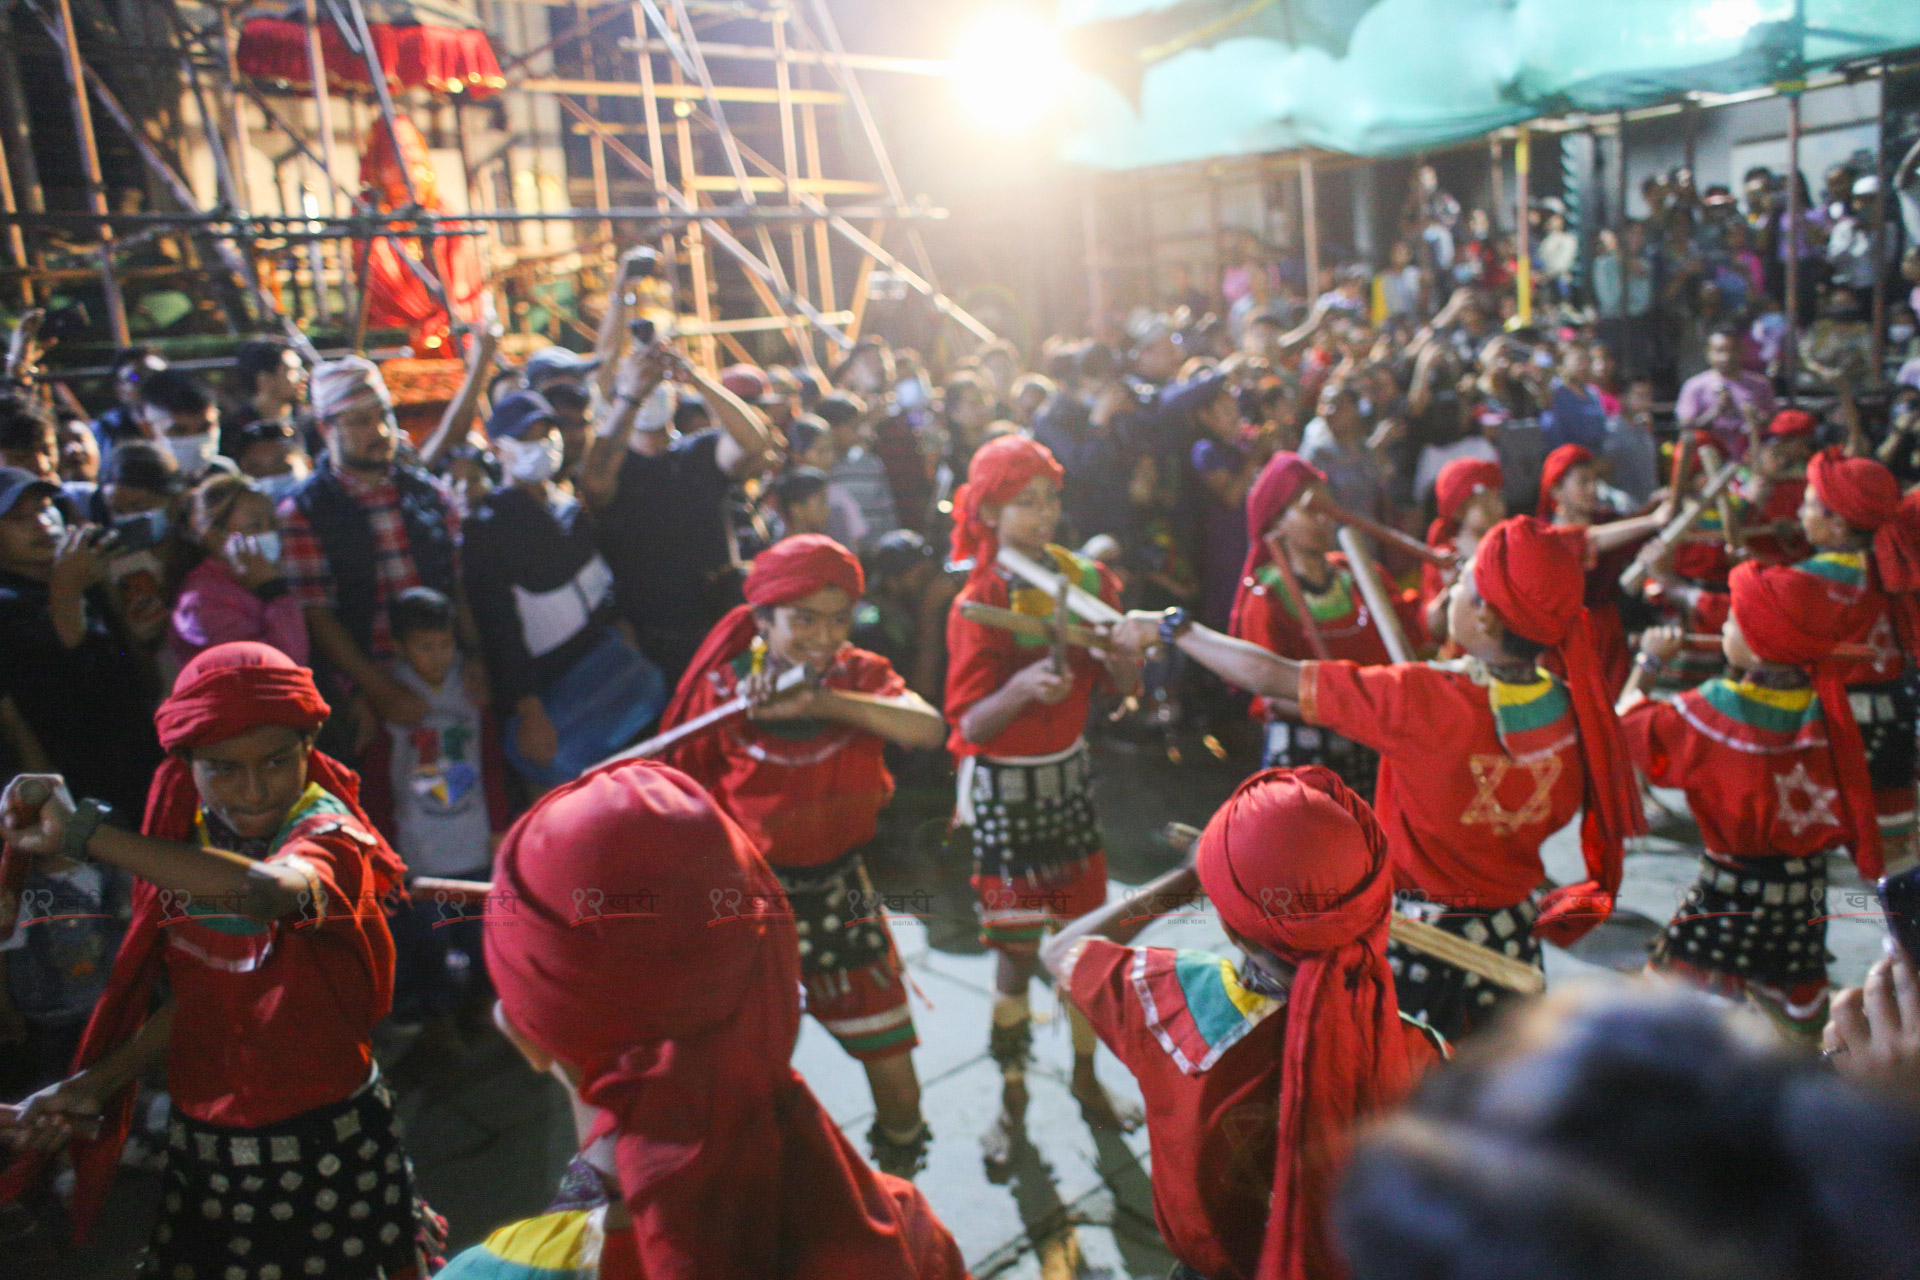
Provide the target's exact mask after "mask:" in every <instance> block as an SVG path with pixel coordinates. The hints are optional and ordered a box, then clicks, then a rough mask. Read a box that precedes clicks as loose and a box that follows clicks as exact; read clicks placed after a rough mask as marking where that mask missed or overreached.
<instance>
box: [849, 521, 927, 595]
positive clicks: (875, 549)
mask: <svg viewBox="0 0 1920 1280" xmlns="http://www.w3.org/2000/svg"><path fill="white" fill-rule="evenodd" d="M860 560H861V567H862V568H863V569H865V570H866V573H867V582H868V584H869V585H873V584H877V583H881V582H885V581H886V580H887V579H888V578H892V577H895V576H897V575H899V574H903V573H910V572H912V571H913V570H914V569H916V568H918V567H919V566H921V565H923V564H932V563H933V561H934V553H933V547H932V546H931V545H930V544H929V543H928V542H927V540H926V539H925V538H923V537H921V536H920V535H919V534H917V533H915V532H914V531H913V530H911V529H895V530H893V531H892V532H891V533H884V534H881V535H880V536H879V537H878V538H876V539H874V541H873V543H872V544H871V545H870V546H868V548H867V552H866V554H865V555H863V556H861V557H860Z"/></svg>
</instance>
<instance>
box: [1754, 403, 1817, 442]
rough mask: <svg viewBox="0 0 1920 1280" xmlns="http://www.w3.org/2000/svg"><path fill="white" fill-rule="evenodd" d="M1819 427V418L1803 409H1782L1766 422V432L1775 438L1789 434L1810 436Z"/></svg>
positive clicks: (1778, 438) (1783, 437)
mask: <svg viewBox="0 0 1920 1280" xmlns="http://www.w3.org/2000/svg"><path fill="white" fill-rule="evenodd" d="M1819 428H1820V420H1819V419H1818V418H1816V417H1814V416H1813V415H1812V414H1810V413H1808V412H1807V411H1806V410H1805V409H1782V410H1781V411H1780V412H1778V413H1776V414H1774V415H1773V421H1772V422H1770V423H1768V424H1767V434H1768V435H1770V436H1772V437H1773V438H1774V439H1776V440H1780V439H1785V438H1787V437H1790V436H1810V435H1812V434H1813V433H1814V432H1815V431H1817V430H1819Z"/></svg>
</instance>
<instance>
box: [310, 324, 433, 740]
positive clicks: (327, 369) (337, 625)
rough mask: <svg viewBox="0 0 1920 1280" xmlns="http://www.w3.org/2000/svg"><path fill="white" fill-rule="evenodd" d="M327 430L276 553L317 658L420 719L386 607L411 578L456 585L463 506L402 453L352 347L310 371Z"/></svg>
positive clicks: (395, 715)
mask: <svg viewBox="0 0 1920 1280" xmlns="http://www.w3.org/2000/svg"><path fill="white" fill-rule="evenodd" d="M313 411H314V416H315V417H316V418H317V419H318V420H319V423H320V429H321V431H322V432H323V433H324V434H325V436H326V441H327V452H326V454H325V455H324V456H323V457H322V458H321V460H320V466H319V469H318V470H316V471H315V472H314V474H313V477H312V479H310V480H308V481H307V482H306V483H305V484H304V485H302V486H301V487H300V488H299V489H298V490H296V491H295V492H294V494H293V496H291V497H290V498H288V499H286V500H285V501H284V502H282V503H281V504H280V528H281V548H282V553H281V564H282V565H283V566H284V567H285V569H286V571H287V582H288V585H289V586H291V587H292V589H293V592H294V594H295V595H296V596H298V597H299V599H300V601H301V603H302V605H304V606H305V608H306V612H307V631H308V633H309V634H310V635H311V636H312V638H313V647H314V651H315V657H316V659H317V660H318V661H317V662H316V666H318V667H321V668H323V669H324V670H325V671H326V674H327V676H328V677H329V678H330V679H331V681H332V682H333V683H334V684H335V685H336V688H338V687H339V686H340V685H346V686H349V687H351V688H354V689H357V690H359V691H360V692H363V693H364V694H365V695H366V697H367V700H368V702H369V703H371V704H372V706H373V709H374V710H375V711H376V712H378V713H379V715H380V717H381V719H383V720H385V721H387V722H388V723H390V724H402V725H413V724H418V723H419V722H420V719H421V717H422V716H424V715H425V714H426V704H425V702H424V701H423V700H422V699H421V698H420V697H419V695H417V694H415V693H414V692H412V691H411V690H409V689H407V688H406V687H404V686H403V685H401V684H400V683H399V682H398V681H396V680H395V679H394V678H393V677H392V676H391V675H389V674H387V673H386V672H385V671H384V670H383V669H382V668H381V666H380V660H381V659H383V658H386V657H387V656H389V655H390V654H391V653H392V651H393V643H392V634H391V631H390V629H389V626H388V620H387V607H388V605H389V604H390V603H391V602H392V601H393V600H394V599H395V598H396V597H398V596H399V595H400V593H401V592H403V591H405V590H407V589H408V588H410V587H432V588H433V589H434V590H436V591H439V592H441V593H443V594H445V595H450V596H451V595H454V594H455V593H456V591H457V587H458V567H457V559H456V555H455V548H456V547H457V546H458V545H459V541H460V517H459V513H458V512H457V511H456V510H455V509H454V506H453V503H452V502H451V501H450V500H449V498H448V497H447V495H446V493H445V492H444V491H442V489H441V488H440V486H439V484H438V483H437V482H436V481H435V480H434V479H433V478H432V477H431V476H429V475H428V474H427V473H426V472H424V471H422V470H420V469H419V468H418V467H416V466H414V465H413V464H411V463H409V462H405V461H402V460H401V458H400V454H399V444H400V430H399V427H398V425H397V424H396V423H395V422H394V419H393V401H392V398H391V397H390V396H389V395H388V394H387V384H386V382H385V380H383V379H382V378H381V376H380V370H379V368H378V367H377V366H375V365H374V364H373V362H372V361H370V360H366V359H363V358H362V357H360V356H347V357H345V358H344V359H340V360H329V361H325V362H323V363H322V364H321V365H319V366H318V367H317V368H316V369H315V370H314V371H313Z"/></svg>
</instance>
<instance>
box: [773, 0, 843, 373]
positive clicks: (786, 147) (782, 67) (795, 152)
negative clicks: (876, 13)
mask: <svg viewBox="0 0 1920 1280" xmlns="http://www.w3.org/2000/svg"><path fill="white" fill-rule="evenodd" d="M772 35H773V50H774V54H775V58H774V63H773V87H774V92H775V93H777V94H779V95H780V105H779V111H780V163H781V167H782V168H783V169H784V170H785V171H786V179H787V199H788V200H789V201H791V200H793V199H795V198H796V192H797V191H798V190H799V188H798V187H797V186H796V185H795V184H796V183H797V182H798V180H799V176H800V152H799V145H798V143H797V141H796V139H795V137H794V120H793V111H794V106H793V66H792V64H791V63H789V62H788V60H787V54H788V52H789V50H788V48H787V14H786V11H785V10H784V9H780V10H776V11H775V12H774V16H773V23H772ZM788 252H789V253H791V254H792V255H793V287H794V291H795V292H796V293H799V294H800V295H801V296H803V297H804V296H805V295H806V292H807V229H806V228H805V227H803V226H801V225H800V224H799V223H795V224H794V225H793V227H792V229H791V230H790V231H789V232H788ZM822 302H823V303H824V304H825V306H826V309H828V310H831V309H832V304H831V303H827V302H826V300H825V298H824V296H823V297H822ZM797 337H799V338H801V339H803V342H802V346H801V349H800V350H799V351H798V352H797V354H798V355H799V357H800V362H801V363H802V364H807V365H810V364H812V363H813V340H812V338H811V337H810V336H807V335H797Z"/></svg>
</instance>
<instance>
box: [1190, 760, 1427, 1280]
mask: <svg viewBox="0 0 1920 1280" xmlns="http://www.w3.org/2000/svg"><path fill="white" fill-rule="evenodd" d="M1387 868H1388V863H1387V838H1386V834H1385V833H1384V832H1383V831H1381V829H1380V824H1379V822H1378V821H1377V820H1376V819H1375V818H1374V816H1373V810H1371V809H1369V808H1368V807H1367V805H1366V802H1365V801H1363V800H1361V799H1360V797H1359V796H1358V795H1356V794H1354V793H1353V792H1352V791H1351V790H1349V789H1348V788H1347V786H1346V784H1344V783H1342V782H1341V781H1340V779H1339V777H1338V776H1337V775H1335V774H1334V772H1333V771H1332V770H1330V769H1327V768H1323V767H1322V766H1320V765H1309V766H1308V767H1306V768H1303V769H1268V770H1266V771H1265V772H1263V773H1257V774H1255V775H1254V776H1253V777H1251V778H1249V779H1247V781H1245V782H1243V783H1242V784H1240V788H1239V790H1237V791H1235V792H1234V793H1233V795H1232V797H1231V798H1229V799H1228V801H1227V803H1226V804H1225V805H1223V806H1222V807H1221V809H1220V812H1218V813H1217V814H1215V815H1214V817H1213V821H1212V822H1209V823H1208V824H1207V829H1206V831H1205V833H1204V834H1202V835H1201V837H1200V847H1199V855H1198V869H1199V872H1200V883H1201V885H1202V886H1203V887H1204V888H1205V889H1206V892H1207V896H1208V897H1209V898H1210V899H1212V901H1213V903H1214V905H1215V906H1216V907H1217V908H1218V909H1219V911H1220V918H1221V919H1222V920H1224V921H1226V923H1227V924H1228V925H1229V926H1231V927H1232V929H1233V931H1234V932H1235V933H1237V934H1239V935H1240V936H1241V937H1242V938H1245V939H1246V940H1247V941H1249V942H1251V943H1255V944H1257V945H1258V946H1261V947H1263V948H1265V949H1266V950H1268V951H1270V952H1272V953H1273V954H1274V955H1276V956H1278V957H1279V958H1280V959H1282V960H1284V961H1286V962H1287V963H1289V964H1292V965H1294V966H1295V967H1296V968H1295V974H1294V979H1293V986H1292V988H1291V990H1290V991H1289V993H1288V996H1287V1028H1286V1046H1285V1057H1284V1061H1283V1066H1282V1074H1281V1083H1280V1097H1279V1099H1278V1104H1279V1105H1278V1110H1279V1125H1280V1133H1279V1139H1280V1140H1279V1147H1278V1150H1277V1152H1276V1159H1275V1163H1274V1170H1273V1199H1272V1201H1271V1204H1272V1209H1271V1211H1270V1212H1269V1214H1268V1217H1267V1233H1266V1236H1265V1238H1264V1239H1263V1240H1262V1242H1261V1246H1260V1269H1259V1271H1258V1272H1257V1273H1256V1276H1257V1280H1325V1278H1327V1277H1337V1276H1343V1275H1345V1274H1346V1268H1345V1266H1344V1265H1343V1264H1342V1263H1341V1262H1340V1261H1339V1256H1338V1253H1337V1252H1336V1250H1335V1248H1334V1245H1333V1242H1332V1240H1331V1239H1330V1238H1329V1234H1328V1230H1327V1223H1326V1216H1327V1210H1328V1206H1329V1205H1330V1204H1331V1202H1332V1199H1333V1191H1334V1181H1335V1177H1336V1172H1337V1168H1338V1164H1339V1162H1340V1159H1341V1157H1342V1155H1343V1154H1344V1151H1345V1147H1346V1144H1347V1142H1348V1141H1349V1139H1350V1136H1351V1133H1352V1130H1353V1127H1354V1125H1355V1124H1356V1123H1357V1122H1358V1121H1359V1120H1360V1119H1361V1118H1363V1117H1364V1116H1366V1115H1368V1114H1369V1113H1372V1112H1375V1111H1379V1110H1382V1109H1385V1108H1387V1107H1391V1106H1394V1105H1395V1104H1397V1103H1398V1102H1399V1101H1400V1100H1401V1098H1402V1097H1404V1096H1405V1094H1406V1092H1407V1090H1408V1089H1409V1088H1410V1087H1411V1085H1412V1083H1413V1067H1412V1064H1411V1063H1410V1062H1409V1061H1408V1055H1407V1046H1406V1040H1405V1038H1404V1033H1403V1032H1402V1030H1401V1027H1400V1006H1399V1000H1398V997H1397V996H1396V995H1395V992H1394V984H1393V973H1392V971H1391V970H1390V969H1389V968H1388V967H1387V919H1388V913H1389V912H1390V911H1391V909H1392V906H1393V884H1392V877H1391V876H1390V875H1389V874H1388V869H1387Z"/></svg>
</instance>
